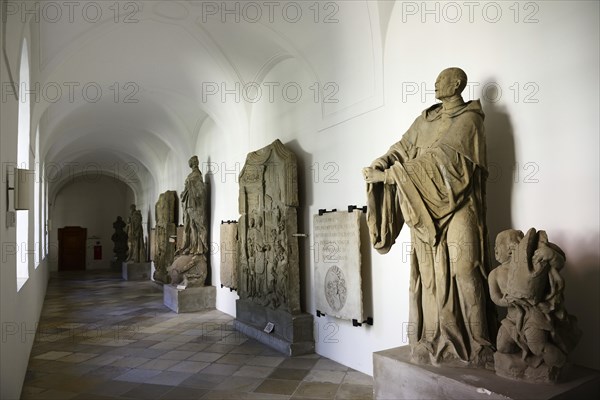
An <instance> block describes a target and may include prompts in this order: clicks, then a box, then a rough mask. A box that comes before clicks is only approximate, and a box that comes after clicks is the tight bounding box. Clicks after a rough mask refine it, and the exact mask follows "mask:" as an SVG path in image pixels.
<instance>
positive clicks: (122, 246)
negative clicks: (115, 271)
mask: <svg viewBox="0 0 600 400" xmlns="http://www.w3.org/2000/svg"><path fill="white" fill-rule="evenodd" d="M125 225H126V224H125V221H123V218H121V216H118V217H117V220H116V221H115V222H113V228H114V229H115V233H113V234H112V236H111V237H110V238H111V240H112V241H113V243H114V246H113V252H114V253H115V262H116V265H118V267H119V269H120V268H121V264H122V263H123V262H124V261H125V260H126V259H127V250H128V246H127V233H126V232H125V231H124V230H123V228H125Z"/></svg>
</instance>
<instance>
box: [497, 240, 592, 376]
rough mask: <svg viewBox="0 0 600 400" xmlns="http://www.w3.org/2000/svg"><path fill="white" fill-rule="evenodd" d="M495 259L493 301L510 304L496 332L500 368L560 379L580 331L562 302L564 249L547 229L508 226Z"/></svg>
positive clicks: (507, 373)
mask: <svg viewBox="0 0 600 400" xmlns="http://www.w3.org/2000/svg"><path fill="white" fill-rule="evenodd" d="M495 254H496V260H498V262H500V263H501V265H499V266H498V267H497V268H495V269H494V270H493V271H492V272H491V273H490V275H489V277H488V284H489V287H490V295H491V298H492V301H493V302H494V303H496V304H497V305H498V306H501V307H507V308H508V313H507V316H506V318H504V319H503V320H502V324H501V327H500V329H499V331H498V337H497V342H496V343H497V350H498V352H497V353H496V354H495V356H494V358H495V364H496V373H498V374H499V375H502V376H505V377H510V378H519V379H525V380H533V381H554V380H557V379H558V377H559V374H560V371H561V369H562V367H563V366H564V365H565V363H566V361H567V354H568V353H569V351H571V350H572V349H573V347H574V346H575V344H576V343H577V341H578V340H579V338H580V336H581V332H580V331H579V329H577V325H576V319H575V318H574V317H573V316H571V315H569V314H568V313H567V312H566V310H565V309H564V307H563V291H564V280H563V278H562V276H561V275H560V273H559V271H560V270H561V269H562V268H563V266H564V264H565V254H564V252H563V251H562V250H561V249H560V248H559V247H558V246H557V245H555V244H553V243H551V242H549V241H548V236H547V235H546V232H544V231H539V232H536V230H535V229H533V228H532V229H530V230H529V231H528V232H527V234H526V235H523V232H521V231H518V230H514V229H509V230H505V231H503V232H500V233H499V234H498V236H497V237H496V247H495Z"/></svg>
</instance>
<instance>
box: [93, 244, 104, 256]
mask: <svg viewBox="0 0 600 400" xmlns="http://www.w3.org/2000/svg"><path fill="white" fill-rule="evenodd" d="M94 260H102V245H101V244H100V242H96V245H95V246H94Z"/></svg>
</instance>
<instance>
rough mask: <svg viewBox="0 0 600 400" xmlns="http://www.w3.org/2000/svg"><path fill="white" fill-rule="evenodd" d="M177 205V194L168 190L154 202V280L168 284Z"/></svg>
mask: <svg viewBox="0 0 600 400" xmlns="http://www.w3.org/2000/svg"><path fill="white" fill-rule="evenodd" d="M178 210H179V204H178V200H177V192H175V191H174V190H168V191H166V192H164V193H161V194H160V196H159V197H158V201H157V202H156V206H155V212H156V228H155V231H154V235H155V238H154V258H153V260H154V267H155V271H154V280H155V281H158V282H162V283H169V281H170V279H169V274H168V273H167V268H169V266H170V265H171V263H172V262H173V258H174V256H175V245H174V243H172V242H171V240H170V237H171V236H172V235H175V234H176V233H177V222H178V219H179V218H178Z"/></svg>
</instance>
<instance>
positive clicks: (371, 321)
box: [352, 317, 373, 326]
mask: <svg viewBox="0 0 600 400" xmlns="http://www.w3.org/2000/svg"><path fill="white" fill-rule="evenodd" d="M362 324H367V325H371V326H373V317H367V319H366V320H364V321H363V322H358V320H356V319H353V320H352V326H362Z"/></svg>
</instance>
